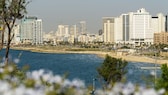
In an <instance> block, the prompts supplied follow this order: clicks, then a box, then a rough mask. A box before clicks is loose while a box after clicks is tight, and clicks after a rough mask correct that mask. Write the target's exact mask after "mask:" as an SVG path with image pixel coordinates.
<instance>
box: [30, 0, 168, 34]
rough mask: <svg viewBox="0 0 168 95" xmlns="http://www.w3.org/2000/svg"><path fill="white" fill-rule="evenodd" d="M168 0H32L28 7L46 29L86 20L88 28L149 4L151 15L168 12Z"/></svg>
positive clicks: (90, 29)
mask: <svg viewBox="0 0 168 95" xmlns="http://www.w3.org/2000/svg"><path fill="white" fill-rule="evenodd" d="M167 4H168V1H167V0H152V1H147V0H134V1H131V0H83V1H82V0H50V1H49V0H32V2H31V3H30V4H29V5H28V7H27V11H28V14H27V15H30V16H37V17H38V18H41V19H42V20H43V31H44V32H50V31H56V29H57V25H59V24H69V25H73V24H76V23H78V22H79V21H83V20H84V21H86V24H87V32H89V33H97V32H98V30H99V29H101V28H102V17H106V16H111V17H116V16H119V15H121V14H122V13H128V12H135V11H136V10H138V9H140V8H145V9H146V10H147V11H148V12H149V13H150V14H151V15H153V16H155V15H156V14H157V13H163V14H165V15H166V14H167V10H168V6H167Z"/></svg>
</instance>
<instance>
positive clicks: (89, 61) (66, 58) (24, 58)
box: [0, 50, 161, 87]
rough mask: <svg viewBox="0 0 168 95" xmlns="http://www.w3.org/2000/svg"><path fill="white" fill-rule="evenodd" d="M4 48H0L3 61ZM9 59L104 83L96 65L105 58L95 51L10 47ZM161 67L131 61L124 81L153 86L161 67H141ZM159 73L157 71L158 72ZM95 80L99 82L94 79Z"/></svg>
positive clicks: (89, 81)
mask: <svg viewBox="0 0 168 95" xmlns="http://www.w3.org/2000/svg"><path fill="white" fill-rule="evenodd" d="M4 55H5V50H1V51H0V56H1V58H2V59H1V60H2V61H3V59H4ZM9 58H10V60H11V61H12V60H15V59H19V62H18V63H16V64H17V65H18V67H19V68H21V67H23V66H25V65H28V66H30V69H29V71H33V70H40V69H45V70H46V71H52V72H53V74H54V75H60V76H64V75H65V74H66V75H67V78H68V79H69V80H73V79H80V80H82V81H84V82H85V84H86V85H87V86H88V85H92V84H93V82H94V83H95V85H97V86H99V87H100V86H101V84H102V81H103V80H102V78H100V77H99V75H98V72H97V68H98V67H100V66H101V64H102V63H103V61H104V59H103V58H100V57H98V56H97V55H95V54H74V53H72V54H71V53H70V54H63V53H61V54H58V53H37V52H31V51H26V50H10V53H9ZM156 66H157V67H159V66H160V65H158V64H157V65H156V64H153V63H142V62H128V65H127V67H126V69H127V73H126V75H125V76H124V78H125V82H126V83H128V82H131V83H133V84H138V85H149V84H150V85H153V83H154V80H155V78H158V77H160V75H161V70H160V69H148V70H146V69H142V68H141V67H156ZM155 72H156V73H155ZM95 79H96V81H95Z"/></svg>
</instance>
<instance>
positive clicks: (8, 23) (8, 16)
mask: <svg viewBox="0 0 168 95" xmlns="http://www.w3.org/2000/svg"><path fill="white" fill-rule="evenodd" d="M28 3H29V1H26V0H0V18H1V22H2V24H3V26H4V27H3V28H4V29H3V31H2V44H1V45H2V47H3V43H4V42H3V40H4V31H5V28H7V30H8V33H7V34H8V35H7V46H6V55H5V58H6V62H5V63H6V64H8V54H9V49H10V43H11V41H12V39H13V37H14V33H13V34H12V29H13V27H14V25H15V22H16V20H18V19H21V18H23V17H24V14H25V13H26V6H27V4H28Z"/></svg>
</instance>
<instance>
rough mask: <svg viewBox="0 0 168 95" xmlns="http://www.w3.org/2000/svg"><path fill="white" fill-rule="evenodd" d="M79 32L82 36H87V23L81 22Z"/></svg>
mask: <svg viewBox="0 0 168 95" xmlns="http://www.w3.org/2000/svg"><path fill="white" fill-rule="evenodd" d="M79 32H80V34H86V32H87V29H86V21H80V22H79Z"/></svg>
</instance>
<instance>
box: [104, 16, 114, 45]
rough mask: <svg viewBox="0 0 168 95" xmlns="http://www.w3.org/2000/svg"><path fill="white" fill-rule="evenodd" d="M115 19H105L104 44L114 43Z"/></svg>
mask: <svg viewBox="0 0 168 95" xmlns="http://www.w3.org/2000/svg"><path fill="white" fill-rule="evenodd" d="M114 23H115V18H114V17H103V32H104V38H103V39H104V42H105V43H114V42H115V41H114Z"/></svg>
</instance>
